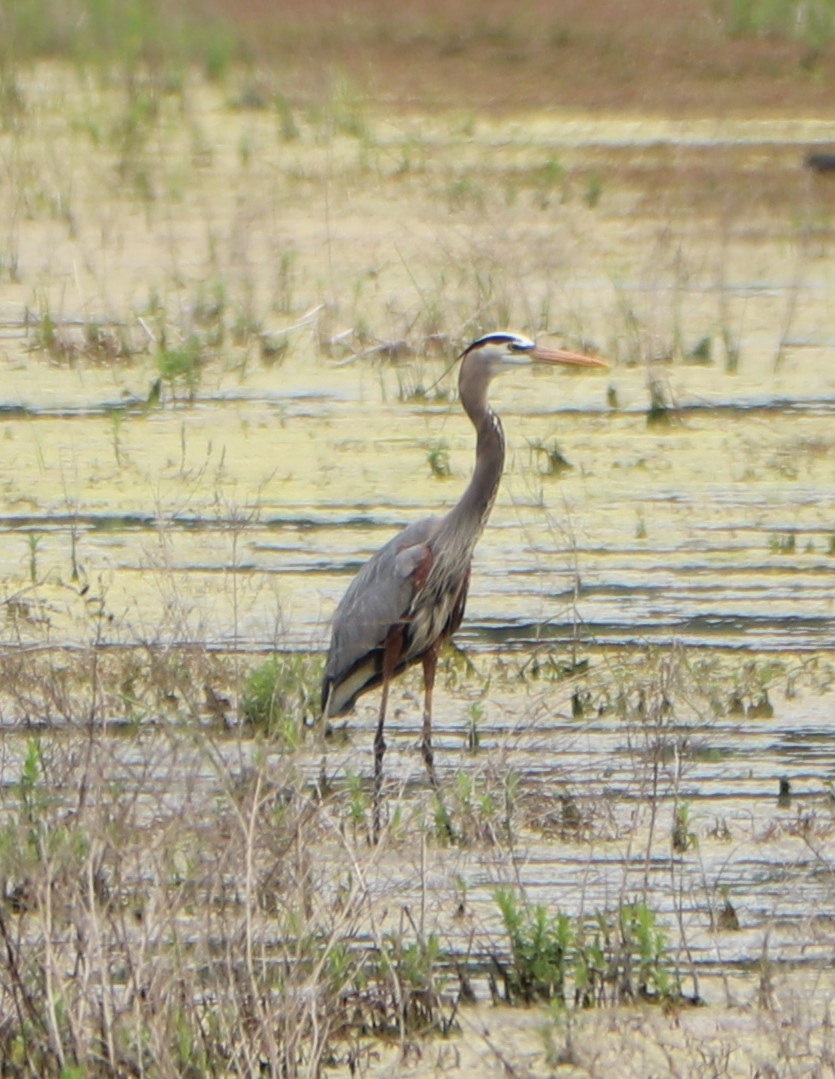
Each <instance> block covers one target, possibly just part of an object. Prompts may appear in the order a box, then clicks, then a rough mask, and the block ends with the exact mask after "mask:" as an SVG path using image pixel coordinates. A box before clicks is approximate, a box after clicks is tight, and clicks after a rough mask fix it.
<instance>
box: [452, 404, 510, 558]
mask: <svg viewBox="0 0 835 1079" xmlns="http://www.w3.org/2000/svg"><path fill="white" fill-rule="evenodd" d="M467 415H468V416H469V417H470V419H471V420H472V423H473V426H474V427H475V429H476V456H475V470H474V471H473V475H472V479H471V480H470V482H469V485H468V487H467V489H466V490H465V491H464V493H463V495H462V496H461V498H460V499H459V500H458V504H457V505H456V506H455V507H454V509H452V510H451V511H450V513H449V516H448V518H447V520H448V521H449V524H450V525H451V526H452V527H454V529H455V531H462V532H465V533H468V534H470V535H471V542H472V544H473V545H475V541H476V540H477V539H478V537H479V536H480V535H481V531H482V529H483V528H484V525H485V524H486V522H487V518H488V517H489V516H490V510H491V509H492V508H493V503H494V501H495V500H496V493H497V491H498V489H499V483H500V482H501V478H502V469H503V468H504V431H503V430H502V424H501V421H500V420H499V417H498V416H497V415H496V413H495V412H494V411H493V410H492V408H490V406H489V404H487V402H486V400H485V401H482V402H479V405H478V407H476V408H473V409H472V411H471V410H470V409H467Z"/></svg>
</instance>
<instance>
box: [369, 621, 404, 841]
mask: <svg viewBox="0 0 835 1079" xmlns="http://www.w3.org/2000/svg"><path fill="white" fill-rule="evenodd" d="M402 648H403V627H402V626H398V627H396V628H395V629H394V630H392V631H391V632H390V633H389V635H388V637H387V638H386V643H385V645H384V646H383V688H382V692H381V694H380V714H379V716H378V718H377V733H376V734H375V735H374V807H373V834H374V842H375V843H376V842H377V841H378V839H379V838H380V802H381V799H382V793H383V757H384V756H385V755H386V740H385V737H384V733H383V732H384V729H385V725H386V706H387V705H388V699H389V682H390V681H391V678H392V675H393V674H394V669H395V667H396V666H397V658H398V656H399V655H400V652H401V650H402Z"/></svg>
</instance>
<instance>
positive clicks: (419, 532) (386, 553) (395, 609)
mask: <svg viewBox="0 0 835 1079" xmlns="http://www.w3.org/2000/svg"><path fill="white" fill-rule="evenodd" d="M437 525H438V519H437V518H434V517H432V518H427V519H425V520H422V521H416V522H415V523H414V524H411V525H409V526H408V528H405V529H403V531H402V532H400V533H398V534H397V535H396V536H394V537H393V538H392V539H390V540H389V542H388V543H386V544H385V545H384V546H383V547H381V548H380V550H379V551H377V553H376V554H374V555H373V556H372V557H371V558H370V559H369V560H368V561H367V562H366V563H365V565H364V566H362V568H361V569H360V570H359V572H358V573H357V575H356V577H355V578H354V579H353V581H352V582H351V584H350V586H349V587H348V590H347V591H346V593H345V595H344V596H343V597H342V600H341V602H340V604H339V606H338V607H337V609H336V613H335V614H334V616H333V632H332V637H331V644H330V650H329V652H328V660H327V664H326V666H325V682H324V686H323V691H324V692H323V695H324V696H325V697H327V695H328V694H329V693H331V692H332V687H333V686H335V685H338V684H339V683H340V682H341V680H342V679H344V678H346V676H348V675H349V674H351V673H352V672H354V671H355V670H356V669H357V667H358V666H361V665H362V663H361V661H362V660H363V659H364V658H365V657H369V656H371V654H372V653H375V652H377V651H379V650H380V649H381V648H382V646H383V644H384V642H385V640H386V637H387V636H388V633H389V631H390V630H391V629H392V627H393V626H396V625H397V624H398V623H399V622H402V621H403V620H404V618H405V617H406V616H407V615H408V613H409V608H410V607H411V605H412V600H413V598H414V594H415V583H414V576H415V571H416V570H418V569H419V567H420V566H421V563H422V562H424V560H425V559H426V558H427V557H428V556H430V557H431V555H430V551H429V549H428V546H427V545H428V543H429V541H430V540H431V539H432V537H433V536H434V534H435V532H436V531H437ZM354 681H356V682H357V683H358V685H357V686H353V685H352V686H351V687H348V686H346V687H345V692H340V693H339V694H338V695H337V696H338V698H339V700H337V699H336V698H334V699H333V700H332V701H331V704H330V706H329V707H328V714H329V715H338V714H339V712H340V711H342V710H344V708H349V707H350V704H352V703H353V700H354V698H355V697H356V696H357V694H358V692H360V691H361V688H362V685H363V681H362V677H361V676H360V675H359V674H358V675H357V678H356V679H352V683H353V682H354ZM340 700H343V701H345V702H347V703H346V704H345V705H344V707H341V706H340V703H339V701H340ZM325 703H326V701H323V704H325ZM336 708H338V709H339V711H335V710H334V709H336Z"/></svg>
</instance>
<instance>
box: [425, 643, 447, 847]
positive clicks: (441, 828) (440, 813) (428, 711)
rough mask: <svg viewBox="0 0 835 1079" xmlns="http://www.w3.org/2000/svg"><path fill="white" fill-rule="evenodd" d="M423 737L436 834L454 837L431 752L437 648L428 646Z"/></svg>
mask: <svg viewBox="0 0 835 1079" xmlns="http://www.w3.org/2000/svg"><path fill="white" fill-rule="evenodd" d="M422 662H423V692H424V697H423V737H422V738H421V741H420V748H421V752H422V753H423V760H424V763H425V765H426V771H427V772H428V773H429V782H430V784H431V785H432V790H433V791H434V792H435V801H436V809H435V820H436V828H437V829H438V834H439V835H441V834H443V835H444V836H445V837H446V838H447V839H448V840H450V842H451V841H453V840H454V839H455V833H454V832H453V829H452V819H451V818H450V815H449V811H448V810H447V807H446V805H445V804H444V797H443V794H442V793H441V788H440V786H439V785H438V777H437V775H436V774H435V756H434V754H433V752H432V690H433V689H434V688H435V670H436V668H437V666H438V648H437V646H435V647H434V648H430V649H429V651H428V652H427V653H426V654H425V655H424V657H423V660H422Z"/></svg>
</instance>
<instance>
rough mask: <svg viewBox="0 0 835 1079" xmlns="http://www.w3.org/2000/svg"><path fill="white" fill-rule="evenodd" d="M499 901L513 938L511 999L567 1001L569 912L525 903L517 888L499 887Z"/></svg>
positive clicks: (508, 980) (509, 974) (508, 988)
mask: <svg viewBox="0 0 835 1079" xmlns="http://www.w3.org/2000/svg"><path fill="white" fill-rule="evenodd" d="M494 894H495V899H496V904H497V905H498V908H499V910H500V912H501V915H502V921H503V922H504V927H505V931H506V933H507V935H508V937H509V939H510V960H511V963H510V967H509V968H508V970H507V972H506V974H505V988H506V995H507V997H508V999H509V1000H510V1001H519V1002H521V1003H523V1004H532V1003H534V1001H537V1000H558V1001H560V1002H561V1003H563V1004H564V1003H565V983H566V972H567V962H568V950H569V948H570V946H571V940H572V934H571V924H570V922H569V919H568V917H567V916H566V915H565V914H561V913H557V914H556V915H553V916H550V915H549V914H548V911H547V909H546V908H545V907H543V906H536V907H533V908H530V907H527V906H524V905H522V903H521V902H520V899H519V897H518V896H517V894H516V892H514V891H513V890H511V889H510V888H497V889H496V892H495V893H494Z"/></svg>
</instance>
